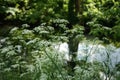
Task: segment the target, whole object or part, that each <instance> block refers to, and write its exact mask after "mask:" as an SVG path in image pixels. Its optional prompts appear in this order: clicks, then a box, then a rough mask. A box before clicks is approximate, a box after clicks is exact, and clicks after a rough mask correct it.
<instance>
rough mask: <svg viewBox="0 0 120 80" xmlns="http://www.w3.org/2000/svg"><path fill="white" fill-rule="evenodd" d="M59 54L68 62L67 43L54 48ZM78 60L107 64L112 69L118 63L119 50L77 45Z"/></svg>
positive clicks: (110, 46) (97, 45) (85, 44)
mask: <svg viewBox="0 0 120 80" xmlns="http://www.w3.org/2000/svg"><path fill="white" fill-rule="evenodd" d="M55 48H56V49H57V50H58V51H59V52H61V53H63V54H64V55H65V56H64V58H65V59H66V60H69V55H68V53H69V48H68V44H67V43H62V44H60V45H59V46H58V45H57V46H56V47H55ZM77 59H78V60H87V62H94V61H98V62H106V61H108V62H109V66H110V67H111V68H114V67H115V65H116V64H118V63H120V48H116V47H114V46H113V45H108V46H103V45H101V44H92V43H89V44H88V43H79V46H78V52H77Z"/></svg>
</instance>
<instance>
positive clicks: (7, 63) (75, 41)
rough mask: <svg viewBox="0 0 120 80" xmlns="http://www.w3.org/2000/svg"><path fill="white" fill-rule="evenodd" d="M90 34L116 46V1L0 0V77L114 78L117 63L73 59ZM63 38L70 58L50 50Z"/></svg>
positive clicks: (119, 22) (119, 29)
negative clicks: (111, 65) (66, 58)
mask: <svg viewBox="0 0 120 80" xmlns="http://www.w3.org/2000/svg"><path fill="white" fill-rule="evenodd" d="M95 37H97V38H98V39H99V40H101V41H102V42H103V44H114V45H115V46H116V47H119V46H120V1H119V0H0V80H102V79H101V77H100V75H99V73H100V72H103V73H104V74H105V75H106V76H107V77H106V79H105V80H107V78H108V79H109V80H119V79H120V77H119V75H120V74H118V73H117V71H120V65H119V64H117V65H116V66H115V68H114V69H113V70H110V67H109V65H108V63H109V61H106V62H104V65H103V64H102V63H99V62H93V63H88V62H87V61H86V60H76V57H77V54H76V53H77V49H78V45H79V43H80V42H81V41H82V40H83V39H85V38H87V39H90V40H91V38H95ZM92 40H93V42H94V39H92ZM63 42H67V43H68V46H69V56H70V57H71V59H70V60H64V57H63V56H64V54H63V53H60V52H59V51H58V50H56V49H55V46H56V45H59V44H61V43H63ZM106 51H107V53H109V50H106ZM108 59H109V56H108ZM113 77H114V79H113Z"/></svg>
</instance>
